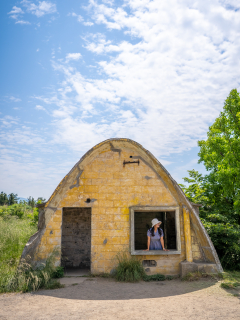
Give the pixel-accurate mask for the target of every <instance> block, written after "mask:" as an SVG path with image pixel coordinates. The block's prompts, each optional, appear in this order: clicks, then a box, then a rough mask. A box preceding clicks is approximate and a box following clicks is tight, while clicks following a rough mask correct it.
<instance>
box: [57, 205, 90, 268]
mask: <svg viewBox="0 0 240 320" xmlns="http://www.w3.org/2000/svg"><path fill="white" fill-rule="evenodd" d="M90 259H91V208H63V220H62V266H64V267H74V268H82V269H89V268H90Z"/></svg>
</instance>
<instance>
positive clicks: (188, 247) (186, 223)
mask: <svg viewBox="0 0 240 320" xmlns="http://www.w3.org/2000/svg"><path fill="white" fill-rule="evenodd" d="M183 220H184V236H185V244H186V260H187V261H188V262H193V256H192V242H191V228H190V216H189V211H188V210H187V209H186V208H185V207H184V208H183Z"/></svg>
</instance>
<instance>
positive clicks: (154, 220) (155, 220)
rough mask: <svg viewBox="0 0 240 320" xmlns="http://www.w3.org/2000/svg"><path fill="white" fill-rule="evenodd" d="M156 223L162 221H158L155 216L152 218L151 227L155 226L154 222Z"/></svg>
mask: <svg viewBox="0 0 240 320" xmlns="http://www.w3.org/2000/svg"><path fill="white" fill-rule="evenodd" d="M158 223H162V221H158V219H157V218H155V219H153V220H152V226H153V227H154V226H155V224H158Z"/></svg>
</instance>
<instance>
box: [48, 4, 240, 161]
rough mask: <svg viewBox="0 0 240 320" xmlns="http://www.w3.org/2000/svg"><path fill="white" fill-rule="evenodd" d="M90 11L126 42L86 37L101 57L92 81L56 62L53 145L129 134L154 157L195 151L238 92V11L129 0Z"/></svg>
mask: <svg viewBox="0 0 240 320" xmlns="http://www.w3.org/2000/svg"><path fill="white" fill-rule="evenodd" d="M88 9H89V12H93V16H92V17H93V19H94V20H95V22H96V23H99V24H103V25H105V26H106V27H107V28H109V29H118V30H120V32H122V38H123V39H124V40H121V41H119V42H117V41H116V40H115V41H113V40H110V39H108V38H107V36H106V35H101V34H97V35H96V34H95V35H92V36H91V37H88V38H86V39H87V40H86V48H87V49H88V50H89V51H90V52H92V53H93V54H101V57H99V58H98V59H99V62H98V63H97V64H96V66H97V70H96V74H94V77H92V78H90V77H86V76H84V75H83V74H81V73H80V72H79V71H78V70H77V69H73V68H70V67H67V66H65V65H63V64H61V63H59V64H54V68H55V70H56V71H57V72H59V71H60V72H62V73H63V74H64V75H65V81H64V82H63V85H62V87H61V88H59V89H60V90H59V91H58V94H56V96H55V97H54V98H55V103H56V105H57V109H56V110H55V111H54V112H53V115H54V117H56V118H57V119H58V120H57V121H56V122H54V125H55V126H56V130H57V133H56V136H55V141H56V142H58V143H61V144H66V145H68V146H71V147H72V149H73V150H75V151H79V152H80V151H83V150H84V151H86V150H87V149H88V148H90V147H92V145H94V144H95V143H98V142H100V141H101V140H104V139H107V138H109V137H129V138H132V139H134V140H136V141H138V142H140V143H141V144H143V146H144V147H146V148H147V149H149V150H150V151H152V152H153V153H154V154H155V155H157V156H158V157H162V156H163V155H165V156H167V155H170V154H174V153H182V152H184V151H186V150H189V149H190V148H192V147H194V146H196V142H197V140H199V139H203V138H205V137H206V132H207V130H208V126H209V124H211V122H212V121H214V119H215V118H216V117H217V116H218V114H219V111H220V110H221V109H222V106H223V102H224V99H225V98H226V97H227V95H228V93H229V91H230V90H231V89H232V88H234V87H239V82H238V79H239V74H238V70H239V68H240V60H239V58H238V57H239V55H240V12H239V11H234V10H229V9H228V8H226V7H224V6H223V5H221V3H220V2H219V1H217V0H215V1H214V2H213V3H211V4H210V5H209V2H206V1H205V2H202V1H195V2H194V4H192V3H190V2H189V1H188V0H186V1H183V2H181V3H180V2H178V1H175V0H170V1H169V2H162V1H161V2H160V1H137V0H129V1H125V6H122V7H114V8H113V7H111V6H110V5H107V4H101V5H98V4H97V3H96V2H94V1H91V5H90V7H89V8H88ZM91 10H92V11H91ZM124 34H125V35H126V36H124ZM129 35H130V36H131V37H129ZM133 38H134V41H132V39H133ZM102 54H103V55H102ZM66 88H70V92H71V93H70V94H69V92H68V91H67V90H66Z"/></svg>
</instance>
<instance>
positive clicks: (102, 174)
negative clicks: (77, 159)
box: [34, 142, 201, 274]
mask: <svg viewBox="0 0 240 320" xmlns="http://www.w3.org/2000/svg"><path fill="white" fill-rule="evenodd" d="M98 147H99V145H98ZM117 148H119V149H117ZM130 156H133V157H134V156H135V157H142V158H140V165H138V164H127V165H125V167H123V161H124V160H125V161H134V160H136V159H134V158H130ZM144 157H145V158H144ZM144 159H146V155H145V154H144V152H142V151H141V150H139V149H138V148H137V147H129V144H128V143H126V144H124V142H121V143H119V144H116V143H115V145H114V148H113V145H112V144H111V143H108V144H105V145H104V146H103V147H102V148H100V151H99V152H94V150H93V152H92V154H91V155H90V156H89V157H88V158H86V159H84V160H83V162H81V163H80V167H78V168H75V169H74V170H73V171H72V172H70V175H71V176H74V177H75V178H74V177H73V178H72V182H71V186H73V185H76V186H75V187H71V188H70V187H69V185H66V186H65V187H64V184H63V186H62V187H61V185H60V187H58V188H57V189H56V191H55V193H54V194H53V196H52V197H51V198H50V200H49V201H48V203H47V204H46V206H45V207H46V209H45V210H46V213H45V216H46V218H45V220H46V228H45V232H44V235H43V236H42V238H41V241H40V244H39V245H38V247H37V250H36V251H35V257H34V260H42V259H46V258H47V256H48V255H49V254H50V253H51V252H52V251H53V249H54V247H58V248H60V247H61V225H62V208H63V207H91V208H92V220H91V271H92V272H93V273H99V272H109V271H110V270H111V269H113V268H114V266H115V265H116V259H115V256H116V254H117V253H118V252H121V251H127V252H129V245H130V220H129V207H130V206H179V207H180V235H181V254H179V255H170V254H169V255H162V256H161V255H156V256H149V255H146V256H139V259H142V260H144V259H150V260H156V261H157V267H155V268H154V269H153V268H150V269H151V270H150V272H154V273H155V272H161V273H163V274H179V263H180V262H181V261H183V260H185V239H184V228H183V214H182V203H181V202H180V201H179V200H177V196H176V195H177V193H176V192H175V190H174V188H172V189H171V188H168V187H167V186H166V183H165V182H164V179H165V177H166V173H164V172H163V171H162V175H161V176H159V174H158V173H157V172H156V169H154V166H155V164H154V163H150V165H149V163H147V162H146V161H145V160H144ZM155 167H156V166H155ZM79 170H83V171H82V174H81V177H80V179H79V185H78V180H76V178H77V175H78V173H79ZM164 175H165V176H164ZM146 176H148V177H151V179H146V178H145V177H146ZM65 179H68V177H65ZM174 192H175V194H174ZM56 194H57V196H56ZM87 198H90V199H95V201H94V202H91V203H86V199H87ZM149 222H150V221H149ZM191 233H192V247H193V259H195V258H196V259H197V260H199V259H200V257H201V252H200V246H199V244H198V241H197V237H196V235H195V233H194V232H193V230H191ZM105 239H107V243H106V244H104V240H105ZM59 261H60V260H59Z"/></svg>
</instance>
